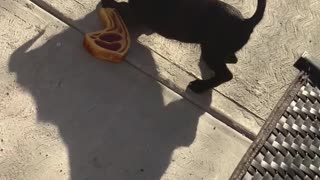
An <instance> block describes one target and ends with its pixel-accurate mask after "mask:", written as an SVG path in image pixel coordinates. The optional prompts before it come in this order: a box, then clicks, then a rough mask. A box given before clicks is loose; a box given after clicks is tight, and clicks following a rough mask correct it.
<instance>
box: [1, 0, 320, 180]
mask: <svg viewBox="0 0 320 180" xmlns="http://www.w3.org/2000/svg"><path fill="white" fill-rule="evenodd" d="M227 2H228V3H230V4H233V5H235V6H236V7H238V8H239V9H240V10H241V11H242V12H243V13H244V15H245V16H246V17H249V16H250V15H251V14H252V13H253V12H254V11H255V5H256V1H249V0H240V1H231V0H228V1H227ZM97 4H98V0H90V1H85V0H56V1H49V0H33V1H29V0H0V30H1V31H0V179H1V180H2V179H10V180H11V179H14V180H16V179H18V180H20V179H21V180H22V179H23V180H28V179H30V180H35V179H53V180H56V179H57V180H58V179H59V180H60V179H73V180H78V179H84V180H92V179H93V180H99V179H130V180H131V179H137V180H138V179H139V180H140V179H146V180H153V179H155V180H156V179H168V180H169V179H170V180H171V179H184V180H185V179H190V180H197V179H199V180H200V179H205V180H207V179H208V180H211V179H219V180H220V179H228V177H229V176H230V175H231V173H232V171H233V169H234V168H235V167H236V165H237V163H238V162H239V161H240V159H241V157H242V156H243V154H244V153H245V152H246V150H247V149H248V147H249V145H250V143H251V140H250V139H248V138H246V137H245V136H243V135H242V133H243V134H245V135H246V136H247V137H250V138H251V139H253V138H254V136H255V135H256V134H257V133H258V132H259V130H260V127H261V126H262V125H263V123H264V120H265V119H266V118H267V116H268V115H269V114H270V112H271V111H272V109H273V107H274V106H275V104H276V103H277V101H278V100H279V98H280V97H281V96H282V94H283V92H284V91H285V90H286V88H287V87H288V84H289V83H290V82H291V80H292V79H293V78H294V77H295V75H296V73H297V71H296V70H295V69H294V68H293V66H292V64H293V63H294V62H295V60H296V59H297V58H298V56H299V55H300V54H301V53H302V52H303V51H305V50H307V51H308V52H310V53H311V54H312V55H313V56H315V57H319V56H320V52H319V51H318V49H320V44H319V42H320V41H319V40H320V28H319V27H320V21H319V18H320V3H319V2H318V1H317V0H306V1H304V2H303V3H302V2H300V1H290V2H287V1H285V0H278V1H276V0H269V1H268V6H267V11H266V14H265V18H264V19H263V21H262V22H261V23H260V25H259V26H258V27H257V28H256V31H255V33H254V34H253V35H252V38H251V40H250V41H249V43H248V44H247V45H246V46H245V48H244V49H242V50H241V51H240V52H239V53H238V54H237V55H238V58H239V62H238V63H237V64H236V65H231V66H230V68H231V69H232V71H233V72H234V74H235V78H234V79H233V80H232V81H231V82H228V83H226V84H224V85H222V86H220V87H218V88H217V89H216V90H213V91H212V92H208V93H206V94H204V95H196V94H193V93H191V92H188V91H185V89H186V86H187V84H188V83H189V82H190V81H192V80H193V79H194V78H196V77H201V72H200V70H199V67H198V59H199V56H200V55H199V48H198V46H197V45H190V44H183V43H179V42H175V41H171V40H167V39H165V38H163V37H161V36H159V35H157V34H154V33H152V34H149V33H143V32H142V33H141V32H132V34H131V35H132V38H133V44H132V47H131V49H130V52H129V55H128V58H127V61H126V62H125V63H122V64H118V65H115V64H110V63H105V62H100V61H96V60H95V59H94V58H93V57H91V56H90V55H89V54H88V53H87V52H86V51H85V50H84V49H83V47H82V39H83V33H85V32H92V31H95V30H98V29H101V27H100V23H99V20H98V17H97V14H96V12H95V9H96V5H97Z"/></svg>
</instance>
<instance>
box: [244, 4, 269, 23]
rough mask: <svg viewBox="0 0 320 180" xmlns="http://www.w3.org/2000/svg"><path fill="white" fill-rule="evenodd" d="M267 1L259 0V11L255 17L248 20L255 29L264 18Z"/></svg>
mask: <svg viewBox="0 0 320 180" xmlns="http://www.w3.org/2000/svg"><path fill="white" fill-rule="evenodd" d="M266 4H267V0H258V5H257V10H256V12H255V13H254V14H253V16H252V17H251V18H249V19H247V20H246V22H247V23H248V24H249V25H250V26H252V27H255V26H256V25H257V24H258V23H259V22H260V21H261V20H262V18H263V15H264V11H265V9H266Z"/></svg>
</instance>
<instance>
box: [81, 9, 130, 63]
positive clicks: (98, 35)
mask: <svg viewBox="0 0 320 180" xmlns="http://www.w3.org/2000/svg"><path fill="white" fill-rule="evenodd" d="M99 16H100V19H101V21H102V23H103V25H104V26H105V27H106V28H105V29H104V30H101V31H98V32H91V33H87V34H86V35H85V38H84V47H85V48H86V49H87V50H88V52H89V53H90V54H92V55H93V56H94V57H96V58H98V59H100V60H105V61H110V62H114V63H120V62H122V61H123V60H124V59H125V57H126V55H127V53H128V50H129V46H130V35H129V33H128V29H127V27H126V25H125V24H124V22H123V20H122V18H121V17H120V15H119V13H118V12H117V10H116V9H113V8H101V9H100V12H99Z"/></svg>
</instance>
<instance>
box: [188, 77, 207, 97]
mask: <svg viewBox="0 0 320 180" xmlns="http://www.w3.org/2000/svg"><path fill="white" fill-rule="evenodd" d="M187 88H189V89H191V91H193V92H195V93H197V94H200V93H203V92H205V91H207V90H208V89H210V87H208V84H207V83H206V82H205V81H203V80H195V81H192V82H190V83H189V85H188V87H187Z"/></svg>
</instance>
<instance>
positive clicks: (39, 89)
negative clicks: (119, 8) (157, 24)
mask: <svg viewBox="0 0 320 180" xmlns="http://www.w3.org/2000/svg"><path fill="white" fill-rule="evenodd" d="M93 21H96V23H99V20H98V16H97V14H96V12H92V13H90V14H88V15H87V16H86V17H84V18H83V19H81V20H79V21H77V22H75V24H77V25H81V24H87V23H88V24H89V23H91V24H92V22H93ZM129 29H130V31H131V35H132V47H135V48H134V49H135V51H136V52H135V53H134V54H139V57H135V58H145V59H147V60H148V61H150V62H151V63H149V67H148V68H149V70H150V71H153V72H154V73H156V72H157V67H156V64H155V63H154V59H153V57H152V56H151V54H150V52H149V50H148V49H146V48H145V47H144V46H142V45H140V44H139V43H137V41H136V39H137V37H138V36H139V35H140V34H141V33H144V32H138V31H137V29H134V28H133V29H132V28H131V27H129ZM139 31H140V30H139ZM43 35H45V32H40V33H39V35H37V36H36V37H34V38H32V39H31V40H30V41H29V42H27V43H25V44H24V45H23V46H21V47H20V48H18V49H17V50H16V51H15V52H14V53H13V54H12V56H11V59H10V64H9V68H10V71H11V72H14V73H15V74H16V76H17V83H19V84H20V85H21V86H23V87H24V88H25V89H26V90H27V91H29V92H30V93H31V94H32V96H33V98H34V100H35V102H36V105H37V119H38V121H39V122H46V123H51V124H53V125H55V126H57V128H58V129H59V132H60V136H61V138H62V139H63V141H64V143H65V144H66V146H67V149H68V154H69V163H70V169H71V172H70V173H71V179H73V180H81V179H83V180H85V179H88V180H92V179H94V180H99V179H104V180H105V179H110V180H111V179H114V180H118V179H119V180H120V179H121V180H124V179H130V180H133V179H137V180H142V179H146V180H157V179H160V178H161V177H162V175H163V174H164V173H165V171H166V169H167V168H168V166H169V164H170V163H171V161H172V159H171V155H172V153H173V151H174V150H175V149H176V148H179V147H185V146H189V145H190V144H192V142H193V141H194V139H195V135H196V131H197V125H198V120H199V117H200V116H201V115H202V114H203V111H201V110H199V109H197V108H194V107H193V106H192V105H191V104H190V103H188V102H187V101H186V100H184V99H181V98H176V99H174V100H172V101H169V102H167V101H165V98H164V95H165V94H167V97H169V96H170V94H171V95H172V94H173V93H172V92H171V91H169V90H166V89H165V88H164V87H163V86H162V85H160V84H159V83H157V82H156V81H155V80H154V79H152V78H150V77H148V76H146V75H145V74H144V73H141V72H140V71H139V70H137V69H136V68H133V67H132V65H130V64H129V63H126V62H124V63H122V64H112V63H107V62H102V61H97V60H95V59H94V58H93V57H92V56H90V55H89V54H88V53H87V52H86V51H85V50H84V49H83V47H82V40H83V34H81V33H79V32H77V31H76V30H75V29H73V28H69V29H66V30H65V31H63V32H62V33H60V34H57V35H55V36H53V37H51V38H50V39H48V40H47V41H46V42H45V44H43V45H41V46H40V47H37V48H36V49H32V50H29V48H30V47H31V46H32V45H33V44H34V42H36V41H37V39H39V38H41V36H43ZM128 58H130V53H129V57H128ZM150 64H151V65H150ZM168 94H169V95H168ZM172 97H175V96H172ZM207 99H208V101H207V104H208V106H209V104H210V102H211V97H208V98H207Z"/></svg>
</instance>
